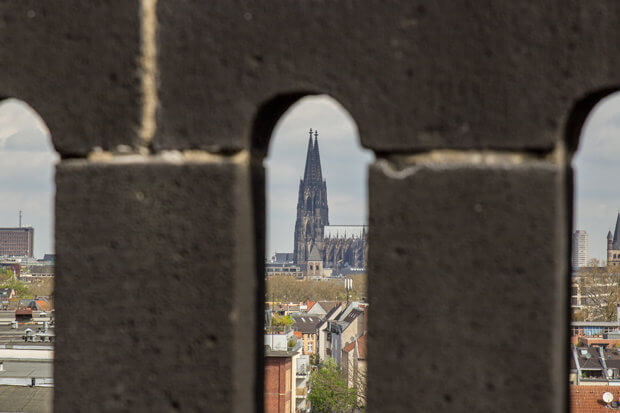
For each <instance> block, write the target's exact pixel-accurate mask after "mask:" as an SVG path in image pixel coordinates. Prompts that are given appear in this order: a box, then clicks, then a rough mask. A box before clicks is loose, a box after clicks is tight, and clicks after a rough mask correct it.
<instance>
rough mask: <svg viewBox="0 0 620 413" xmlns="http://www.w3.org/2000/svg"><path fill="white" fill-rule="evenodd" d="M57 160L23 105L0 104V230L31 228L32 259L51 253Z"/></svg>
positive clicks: (40, 125)
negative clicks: (0, 228) (19, 227)
mask: <svg viewBox="0 0 620 413" xmlns="http://www.w3.org/2000/svg"><path fill="white" fill-rule="evenodd" d="M57 159H58V156H57V155H56V153H55V152H54V151H53V149H52V145H51V141H50V138H49V131H48V130H47V127H46V126H45V124H44V123H43V121H42V120H41V118H39V116H38V115H37V114H36V113H35V112H34V111H33V110H32V109H30V107H29V106H26V105H24V104H23V103H21V102H19V101H16V100H12V99H8V100H5V101H3V102H2V103H0V199H1V201H0V227H17V226H18V224H19V218H18V211H19V210H22V211H23V214H24V215H23V220H22V223H23V226H32V227H34V255H35V257H37V258H42V257H43V254H46V253H53V252H54V242H53V238H54V234H53V196H54V182H53V177H54V170H53V168H54V167H53V165H54V163H56V161H57Z"/></svg>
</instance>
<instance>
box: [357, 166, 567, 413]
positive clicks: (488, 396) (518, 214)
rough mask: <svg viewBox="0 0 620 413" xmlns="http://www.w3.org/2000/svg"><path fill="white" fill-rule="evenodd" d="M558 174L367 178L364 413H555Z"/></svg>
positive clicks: (560, 283) (560, 326) (559, 317)
mask: <svg viewBox="0 0 620 413" xmlns="http://www.w3.org/2000/svg"><path fill="white" fill-rule="evenodd" d="M563 171H564V169H563V167H559V166H554V165H550V164H543V163H538V162H536V163H528V164H524V165H519V166H505V167H504V166H495V167H484V166H479V167H472V166H469V167H468V166H458V165H453V166H450V167H446V168H440V167H428V166H418V167H416V168H415V169H414V170H412V171H410V173H409V174H408V175H406V174H405V173H402V174H401V175H399V176H397V175H395V174H394V173H393V172H389V171H388V173H387V174H386V172H385V169H384V168H383V167H381V166H380V165H378V164H375V165H374V166H373V167H371V171H370V181H369V182H370V183H369V185H370V187H369V192H370V193H369V197H370V230H369V234H370V240H369V246H370V247H369V248H370V257H369V265H370V272H369V274H370V279H369V292H368V294H369V297H370V306H371V309H372V312H370V313H369V344H368V346H369V347H368V348H369V355H368V363H369V378H368V384H369V408H368V411H373V412H375V411H376V412H379V411H382V412H388V411H390V412H472V411H476V412H497V411H502V412H515V413H517V412H541V413H543V412H545V413H548V412H557V413H559V412H564V411H565V395H566V387H567V386H566V377H567V374H568V373H567V357H566V351H565V350H566V348H567V342H566V337H567V333H566V323H567V318H566V315H567V298H566V294H567V274H568V270H567V263H568V254H567V249H568V247H567V240H568V237H569V232H568V230H567V229H568V222H569V218H568V215H567V206H566V200H567V197H566V187H567V185H566V179H565V173H564V172H563ZM404 175H406V176H404Z"/></svg>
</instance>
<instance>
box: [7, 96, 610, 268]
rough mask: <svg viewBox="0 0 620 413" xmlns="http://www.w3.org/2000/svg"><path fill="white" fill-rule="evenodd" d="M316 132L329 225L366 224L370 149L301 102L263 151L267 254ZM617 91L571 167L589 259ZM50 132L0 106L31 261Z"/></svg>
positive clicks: (41, 238)
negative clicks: (30, 232) (30, 236)
mask: <svg viewBox="0 0 620 413" xmlns="http://www.w3.org/2000/svg"><path fill="white" fill-rule="evenodd" d="M310 128H312V129H314V130H318V131H319V147H320V152H321V165H322V168H323V176H324V178H325V179H326V180H327V197H328V202H329V220H330V223H331V224H353V225H354V224H362V223H366V221H367V205H366V204H367V200H366V186H367V185H366V166H367V164H368V163H369V162H371V161H372V159H373V155H372V152H371V151H367V150H362V148H361V146H360V145H359V137H358V132H357V127H356V125H355V123H354V122H353V120H352V119H351V117H350V116H349V114H348V112H346V110H344V109H343V108H342V106H340V105H339V104H338V103H337V102H335V101H334V100H333V99H331V98H329V97H327V96H315V97H307V98H304V99H302V100H300V101H299V102H297V103H296V104H295V105H294V106H292V107H291V108H290V109H289V110H288V111H287V112H286V113H285V114H284V116H283V117H282V118H281V119H280V122H278V124H277V125H276V128H275V130H274V136H273V138H272V140H271V144H270V146H269V156H268V157H267V159H266V161H265V166H266V167H267V219H268V221H267V224H268V225H267V226H268V234H267V250H266V252H267V256H268V257H269V256H271V255H272V254H273V253H274V252H275V251H278V252H292V250H293V231H294V228H295V214H296V206H297V205H296V204H297V191H298V189H299V179H300V178H301V177H302V175H303V170H304V162H305V156H306V150H307V144H308V130H309V129H310ZM619 158H620V93H619V94H615V95H612V96H610V97H608V98H606V99H604V100H603V101H601V102H600V103H599V104H598V105H597V106H596V108H595V109H594V111H593V112H592V114H591V115H590V117H589V118H588V120H587V121H586V123H585V125H584V128H583V131H582V138H581V143H580V148H579V151H578V152H577V154H576V155H575V158H574V159H573V165H574V166H575V169H576V182H575V201H576V202H575V228H576V229H583V230H586V231H587V232H588V234H589V239H590V258H599V259H601V260H604V259H605V258H606V252H605V251H606V235H607V231H609V230H612V231H613V227H614V225H615V222H616V216H617V214H618V211H619V210H620V185H619V184H618V179H619V177H620V161H619ZM57 159H58V157H57V155H56V154H55V153H54V152H53V150H52V146H51V142H50V138H49V132H48V130H47V128H46V126H45V124H44V123H43V121H42V120H41V119H40V118H39V117H38V115H37V114H36V113H35V112H34V111H32V110H31V109H30V108H29V107H28V106H26V105H24V104H23V103H21V102H18V101H15V100H11V99H9V100H6V101H4V102H2V103H0V196H1V199H2V202H0V226H17V224H18V211H19V210H20V209H21V210H22V211H23V213H24V220H23V222H24V224H25V225H31V226H33V227H34V228H35V256H37V257H42V256H43V254H45V253H49V252H53V251H54V245H53V225H52V223H53V193H54V184H53V165H54V163H55V162H57Z"/></svg>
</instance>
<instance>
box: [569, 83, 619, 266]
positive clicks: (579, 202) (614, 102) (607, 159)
mask: <svg viewBox="0 0 620 413" xmlns="http://www.w3.org/2000/svg"><path fill="white" fill-rule="evenodd" d="M573 166H574V167H575V171H576V174H575V175H576V177H575V221H574V222H575V229H582V230H586V231H587V232H588V238H589V240H590V258H598V259H599V261H604V260H606V259H607V231H609V230H612V232H613V229H614V226H615V224H616V217H617V215H618V211H619V210H620V93H615V94H613V95H611V96H609V97H607V98H606V99H603V100H602V101H601V102H599V104H598V105H597V106H596V107H595V108H594V110H593V111H592V113H591V114H590V116H589V117H588V119H587V120H586V123H585V124H584V127H583V129H582V135H581V140H580V146H579V150H578V151H577V153H576V154H575V157H574V158H573Z"/></svg>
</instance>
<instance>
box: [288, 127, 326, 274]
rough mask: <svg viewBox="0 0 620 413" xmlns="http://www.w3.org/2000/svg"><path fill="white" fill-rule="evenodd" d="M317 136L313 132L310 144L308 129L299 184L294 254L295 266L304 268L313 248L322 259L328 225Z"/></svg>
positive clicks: (315, 132)
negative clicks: (324, 237)
mask: <svg viewBox="0 0 620 413" xmlns="http://www.w3.org/2000/svg"><path fill="white" fill-rule="evenodd" d="M318 136H319V133H318V132H317V131H314V142H313V140H312V129H310V138H309V140H308V153H307V155H306V168H305V170H304V178H303V179H301V180H300V181H299V196H298V198H297V219H296V221H295V241H294V251H293V257H294V260H295V263H296V264H297V265H304V264H305V263H306V262H307V260H308V257H309V255H310V252H311V250H312V248H313V247H316V248H317V249H318V252H319V254H321V255H322V253H323V243H324V240H323V228H324V227H325V225H329V218H328V209H327V185H326V183H325V181H324V180H323V174H322V172H321V157H320V155H319V141H318Z"/></svg>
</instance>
